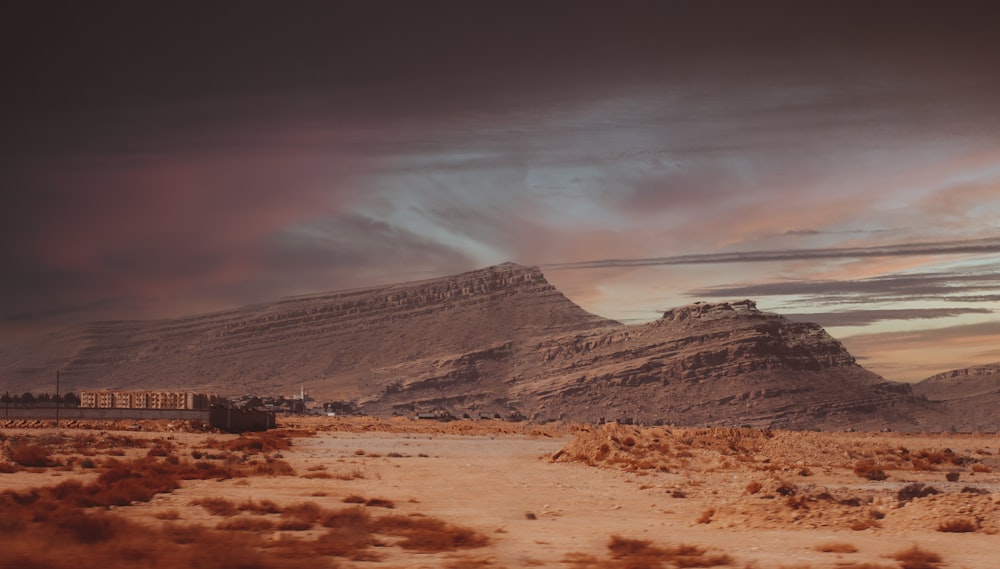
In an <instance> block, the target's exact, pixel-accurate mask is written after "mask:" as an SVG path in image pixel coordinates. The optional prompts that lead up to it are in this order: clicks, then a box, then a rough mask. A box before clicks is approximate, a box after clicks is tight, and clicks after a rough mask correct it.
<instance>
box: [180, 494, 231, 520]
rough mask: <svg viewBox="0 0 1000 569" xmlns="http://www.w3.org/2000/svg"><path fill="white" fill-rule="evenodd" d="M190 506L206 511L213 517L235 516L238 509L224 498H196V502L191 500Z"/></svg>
mask: <svg viewBox="0 0 1000 569" xmlns="http://www.w3.org/2000/svg"><path fill="white" fill-rule="evenodd" d="M191 505H192V506H201V507H202V508H205V509H206V510H208V513H210V514H212V515H213V516H224V517H227V518H228V517H230V516H235V515H236V514H237V513H238V512H239V508H237V507H236V503H235V502H233V501H232V500H227V499H225V498H211V497H209V498H198V499H197V500H191Z"/></svg>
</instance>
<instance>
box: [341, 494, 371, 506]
mask: <svg viewBox="0 0 1000 569" xmlns="http://www.w3.org/2000/svg"><path fill="white" fill-rule="evenodd" d="M342 501H343V502H344V503H345V504H364V503H365V498H364V496H358V495H357V494H351V495H350V496H348V497H346V498H344V499H343V500H342Z"/></svg>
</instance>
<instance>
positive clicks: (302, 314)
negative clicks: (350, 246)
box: [2, 263, 618, 398]
mask: <svg viewBox="0 0 1000 569" xmlns="http://www.w3.org/2000/svg"><path fill="white" fill-rule="evenodd" d="M617 325H618V323H617V322H615V321H613V320H607V319H604V318H601V317H598V316H595V315H593V314H590V313H589V312H586V311H585V310H583V309H582V308H580V307H579V306H577V305H575V304H573V303H572V302H570V301H569V300H567V299H566V297H565V296H563V295H562V293H560V292H559V291H558V290H556V289H555V288H554V287H553V286H552V285H550V284H549V283H548V282H547V281H546V280H545V278H544V277H543V276H542V273H541V271H539V270H538V269H537V268H526V267H521V266H518V265H515V264H512V263H507V264H503V265H498V266H495V267H489V268H486V269H482V270H478V271H472V272H468V273H463V274H460V275H454V276H450V277H445V278H437V279H430V280H425V281H419V282H412V283H404V284H396V285H389V286H381V287H373V288H367V289H359V290H349V291H340V292H331V293H326V294H316V295H309V296H301V297H294V298H288V299H285V300H281V301H279V302H275V303H273V304H260V305H254V306H247V307H243V308H239V309H235V310H228V311H223V312H217V313H212V314H203V315H197V316H191V317H185V318H178V319H172V320H159V321H146V322H141V321H115V322H95V323H91V324H88V325H86V326H84V327H82V328H75V329H72V330H69V331H66V332H64V333H61V334H58V335H55V336H53V337H51V338H49V339H48V341H47V342H46V345H42V346H35V347H34V349H33V350H29V351H27V352H21V353H19V354H17V355H15V357H13V358H9V359H10V360H11V361H6V362H4V364H5V365H4V367H3V368H2V369H3V372H4V376H6V377H8V378H12V379H13V380H14V381H17V380H20V383H22V384H27V385H26V387H25V388H30V387H31V384H30V383H28V382H31V381H35V382H37V383H42V384H44V385H48V384H49V383H51V381H52V378H53V377H54V375H55V370H56V369H62V373H63V380H64V382H65V384H64V385H68V386H69V388H71V389H83V388H110V389H132V388H152V387H156V388H164V389H169V388H175V387H182V388H197V389H211V390H213V391H217V392H219V393H221V394H226V395H231V394H241V393H247V392H251V393H263V394H270V393H293V392H298V391H299V388H300V386H302V385H305V387H306V388H307V389H308V390H309V391H310V392H312V393H313V394H314V395H316V396H317V397H323V398H331V397H350V396H353V395H355V394H356V393H357V392H358V391H359V389H361V388H363V386H365V385H367V384H368V383H370V382H371V381H373V380H377V379H378V377H379V375H380V370H382V369H383V368H386V367H392V366H396V365H401V364H404V363H405V362H409V361H413V360H419V359H421V358H425V357H429V356H440V355H441V354H463V353H467V352H474V351H476V350H479V349H481V348H482V346H488V345H493V344H497V343H518V342H522V341H524V340H525V339H528V338H532V337H534V336H538V335H544V334H551V333H559V332H564V331H570V330H573V331H576V330H588V329H591V328H595V327H607V326H617ZM47 348H48V349H47ZM12 389H14V388H13V387H12Z"/></svg>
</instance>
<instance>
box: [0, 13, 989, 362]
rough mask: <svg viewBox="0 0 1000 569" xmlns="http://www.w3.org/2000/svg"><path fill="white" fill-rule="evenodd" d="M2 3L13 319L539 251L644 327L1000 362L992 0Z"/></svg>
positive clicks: (35, 324)
mask: <svg viewBox="0 0 1000 569" xmlns="http://www.w3.org/2000/svg"><path fill="white" fill-rule="evenodd" d="M924 4H929V5H926V6H925V5H924ZM3 12H4V13H3V15H2V17H0V32H2V33H0V72H2V74H3V78H4V80H3V83H4V88H3V89H2V92H0V124H2V125H3V128H2V132H3V134H2V136H0V192H2V195H0V200H2V201H0V206H2V207H0V236H2V239H0V267H3V269H2V274H3V278H2V280H0V342H4V343H6V345H8V346H10V345H13V343H14V342H16V341H20V340H23V339H24V338H27V337H30V336H31V335H32V334H37V333H41V332H44V331H47V330H53V329H58V328H59V327H60V326H65V325H66V324H67V323H70V322H77V321H84V320H92V319H144V318H165V317H173V316H180V315H185V314H192V313H199V312H206V311H214V310H221V309H225V308H231V307H236V306H240V305H244V304H247V303H254V302H263V301H269V300H275V299H277V298H281V297H285V296H289V295H295V294H305V293H311V292H319V291H329V290H339V289H347V288H355V287H364V286H371V285H376V284H386V283H393V282H403V281H411V280H417V279H423V278H431V277H437V276H443V275H448V274H454V273H458V272H462V271H467V270H473V269H476V268H481V267H485V266H489V265H493V264H498V263H502V262H506V261H512V262H516V263H521V264H525V265H537V266H540V267H541V268H542V270H543V272H544V273H545V275H546V278H547V279H548V280H549V282H551V283H552V284H553V285H555V286H556V287H557V288H559V289H560V290H561V291H562V292H563V293H564V294H565V295H566V296H567V297H569V298H570V299H571V300H573V301H574V302H576V303H577V304H579V305H581V306H583V307H584V308H586V309H588V310H590V311H591V312H595V313H597V314H600V315H602V316H606V317H609V318H614V319H618V320H621V321H623V322H627V323H639V322H645V321H649V320H652V319H655V318H657V317H658V316H659V315H660V314H661V313H662V311H664V310H665V309H668V308H670V307H673V306H677V305H682V304H688V303H691V302H695V301H699V300H707V301H718V300H737V299H743V298H752V299H755V300H756V301H757V302H758V307H760V308H761V309H764V310H769V311H775V312H778V313H781V314H785V315H787V316H789V317H790V318H794V319H798V320H809V321H815V322H818V323H820V324H821V325H823V326H825V327H826V328H827V330H828V331H829V332H830V333H831V334H833V335H834V336H835V337H836V338H838V339H840V340H841V341H843V342H844V344H845V345H846V346H847V348H848V349H849V350H850V351H851V352H852V354H854V355H855V356H856V357H857V358H858V360H859V362H860V363H862V364H863V365H865V366H866V367H868V368H869V369H871V370H872V371H875V372H876V373H879V374H881V375H883V376H884V377H886V378H887V379H890V380H896V381H915V380H919V379H922V378H925V377H927V376H929V375H931V374H933V373H937V372H941V371H945V370H949V369H954V368H961V367H968V366H970V365H977V364H983V363H989V362H996V361H1000V318H998V311H1000V65H997V57H996V54H997V53H1000V34H997V33H996V22H997V21H998V17H1000V7H998V5H997V4H996V3H994V2H971V1H956V2H947V3H946V2H937V3H917V2H910V1H899V2H896V1H878V0H875V1H865V2H860V1H839V2H826V1H807V2H802V1H796V2H770V1H754V2H732V1H712V0H709V1H693V0H692V1H686V2H676V1H673V2H672V1H666V0H664V1H660V2H643V1H616V2H610V1H609V2H593V1H585V0H581V1H577V2H567V1H562V0H550V1H546V2H524V1H517V0H515V1H504V2H487V1H483V2H475V1H473V2H469V1H462V2H441V1H433V0H422V1H419V2H410V1H403V0H397V1H384V0H363V1H362V0H358V1H336V0H330V1H323V2H304V1H291V2H280V3H279V2H251V1H241V2H221V1H215V2H211V1H210V2H187V1H173V2H131V1H129V2H109V1H106V0H89V1H88V2H53V1H45V0H40V1H31V2H29V1H27V0H24V1H15V2H13V3H12V4H10V5H6V6H5V7H4V9H3ZM2 347H3V346H2V345H0V349H2Z"/></svg>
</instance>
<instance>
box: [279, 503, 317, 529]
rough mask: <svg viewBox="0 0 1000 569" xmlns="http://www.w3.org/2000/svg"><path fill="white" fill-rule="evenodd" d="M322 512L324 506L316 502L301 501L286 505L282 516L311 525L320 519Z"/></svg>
mask: <svg viewBox="0 0 1000 569" xmlns="http://www.w3.org/2000/svg"><path fill="white" fill-rule="evenodd" d="M322 514H323V508H321V507H320V505H319V504H317V503H316V502H299V503H298V504H292V505H291V506H285V508H284V509H283V510H282V511H281V515H282V517H285V518H291V519H293V520H298V521H301V522H305V523H307V524H309V525H310V526H311V525H312V524H314V523H316V522H317V521H319V519H320V516H321V515H322Z"/></svg>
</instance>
